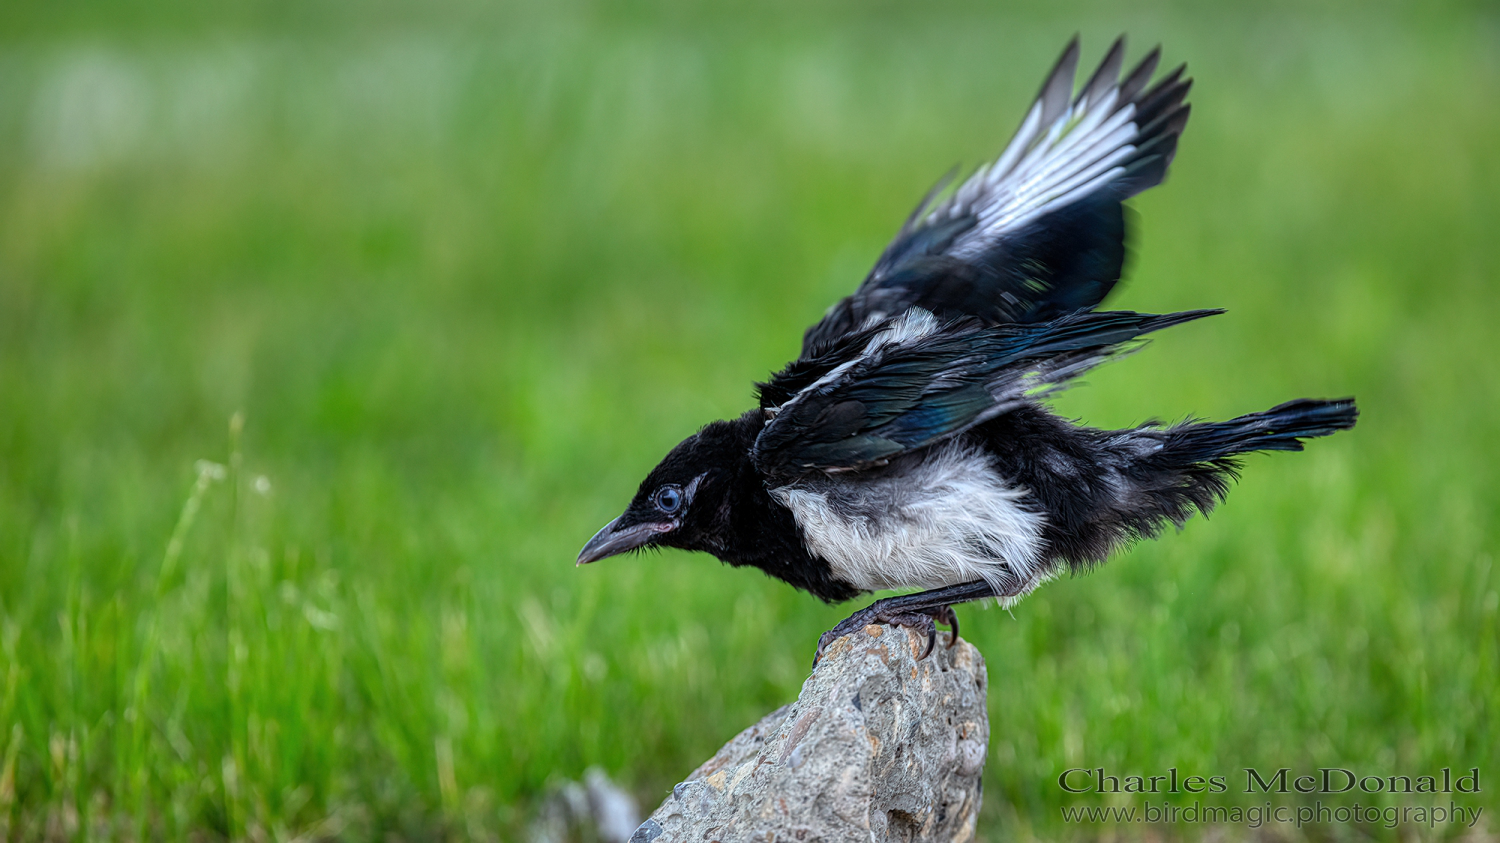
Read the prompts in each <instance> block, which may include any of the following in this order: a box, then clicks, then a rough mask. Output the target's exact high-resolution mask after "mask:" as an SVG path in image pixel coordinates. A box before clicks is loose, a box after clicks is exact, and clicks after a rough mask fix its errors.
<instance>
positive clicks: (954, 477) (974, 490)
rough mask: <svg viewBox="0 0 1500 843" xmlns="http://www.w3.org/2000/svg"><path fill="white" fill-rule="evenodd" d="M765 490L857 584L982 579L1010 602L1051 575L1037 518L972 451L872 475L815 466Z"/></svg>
mask: <svg viewBox="0 0 1500 843" xmlns="http://www.w3.org/2000/svg"><path fill="white" fill-rule="evenodd" d="M771 495H772V496H773V497H774V498H775V499H776V500H777V501H779V502H780V503H781V504H783V505H784V506H786V507H787V508H788V509H790V510H791V511H792V515H793V517H794V518H795V519H796V521H797V526H798V527H799V528H800V529H801V531H802V537H803V540H804V541H805V543H806V544H807V547H808V549H809V550H810V551H812V553H814V554H815V555H817V556H819V557H821V558H822V559H823V560H825V561H826V562H828V564H829V566H830V567H832V569H833V573H834V575H835V576H837V577H838V578H839V579H842V580H844V581H845V582H848V583H849V584H850V585H853V586H854V587H855V588H859V589H863V590H866V591H876V590H880V589H891V588H923V589H929V588H940V587H942V586H946V585H956V584H958V583H965V582H973V581H975V580H985V581H987V582H989V583H990V584H991V585H992V586H994V587H995V590H996V592H997V593H1002V594H1007V595H1009V596H1008V597H1006V598H1004V599H1002V600H1001V603H1002V605H1009V604H1011V603H1013V602H1015V601H1016V600H1019V599H1020V598H1021V597H1023V596H1024V595H1026V594H1028V593H1030V592H1031V591H1032V589H1034V588H1036V587H1037V586H1038V585H1040V584H1041V583H1043V582H1046V581H1047V580H1048V579H1051V577H1052V572H1050V571H1048V570H1045V569H1044V565H1043V556H1042V552H1043V547H1042V540H1041V530H1042V526H1043V516H1042V515H1041V514H1040V513H1039V512H1036V511H1034V510H1033V509H1032V508H1030V507H1028V506H1026V498H1027V497H1028V492H1027V491H1026V490H1025V489H1021V488H1015V487H1012V486H1010V485H1008V484H1006V483H1005V482H1004V480H1003V479H1002V478H1001V477H1000V475H999V474H998V473H997V472H996V471H995V470H994V468H993V466H992V465H991V462H990V459H989V458H988V457H986V456H985V455H984V453H983V452H981V451H980V450H979V449H977V448H975V447H974V446H972V445H967V444H963V443H951V444H948V445H946V446H942V447H938V448H934V449H931V450H929V451H927V452H926V453H923V454H921V455H913V456H912V457H908V458H906V459H903V460H899V461H897V462H894V463H892V464H891V465H890V466H889V467H887V468H886V469H883V470H879V471H870V472H861V473H857V474H841V475H839V476H838V477H837V478H830V477H828V476H827V475H823V474H821V473H817V472H814V473H812V474H810V475H808V476H806V477H803V478H801V479H799V480H797V481H796V482H794V483H791V484H788V485H786V486H781V487H779V488H775V489H772V490H771Z"/></svg>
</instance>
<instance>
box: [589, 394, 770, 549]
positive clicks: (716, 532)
mask: <svg viewBox="0 0 1500 843" xmlns="http://www.w3.org/2000/svg"><path fill="white" fill-rule="evenodd" d="M740 426H741V425H739V423H737V422H724V421H719V422H714V423H713V424H710V425H708V426H707V427H705V428H703V429H702V430H700V431H698V432H697V433H695V434H693V435H692V436H689V437H688V438H686V439H684V440H682V442H681V443H679V444H678V445H677V447H675V448H673V449H672V451H671V452H670V453H668V454H667V456H666V457H665V458H664V459H662V461H661V462H660V463H658V464H657V466H656V468H653V469H652V470H651V473H650V474H648V475H646V479H645V480H644V481H642V482H641V488H640V489H639V490H638V491H637V492H636V493H635V498H634V499H633V500H631V502H630V506H628V507H626V508H625V512H624V513H622V514H621V515H620V517H619V518H616V519H615V520H613V521H611V522H609V523H608V524H605V525H604V527H603V528H602V529H600V530H599V532H597V533H595V534H594V537H593V538H591V539H589V542H588V544H586V545H584V546H583V550H581V551H579V553H578V564H579V565H587V564H588V563H590V562H597V561H599V560H600V559H606V558H608V557H610V556H617V555H619V554H621V553H626V552H628V551H631V550H639V549H641V548H647V547H677V548H682V549H684V550H703V551H708V552H710V553H714V552H716V551H717V550H719V549H721V547H722V545H723V541H722V537H723V535H724V533H725V530H726V526H725V523H724V522H725V520H726V518H727V507H726V506H725V504H726V503H727V496H728V495H729V494H730V489H731V486H732V485H733V482H734V479H735V478H736V477H737V476H738V474H739V471H740V468H741V466H742V464H747V463H748V460H749V448H748V444H747V442H746V441H745V437H744V435H743V433H742V432H741V431H740V430H738V429H737V428H738V427H740Z"/></svg>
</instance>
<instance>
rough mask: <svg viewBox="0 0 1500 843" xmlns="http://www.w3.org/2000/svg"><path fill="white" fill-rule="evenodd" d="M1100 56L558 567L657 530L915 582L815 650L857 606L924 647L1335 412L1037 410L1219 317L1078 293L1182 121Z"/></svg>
mask: <svg viewBox="0 0 1500 843" xmlns="http://www.w3.org/2000/svg"><path fill="white" fill-rule="evenodd" d="M1124 51H1125V49H1124V39H1123V38H1121V39H1120V40H1117V41H1116V42H1115V44H1114V46H1112V47H1111V48H1110V50H1109V52H1108V54H1107V55H1106V56H1105V58H1104V61H1103V62H1102V63H1101V64H1100V66H1099V69H1098V70H1097V71H1095V72H1094V74H1093V76H1091V77H1090V78H1089V80H1088V82H1086V83H1085V84H1084V86H1083V88H1082V89H1081V90H1080V91H1079V92H1078V93H1077V95H1076V96H1075V95H1074V94H1073V79H1074V75H1075V71H1076V68H1077V65H1078V39H1077V38H1074V39H1073V41H1072V42H1071V43H1070V44H1069V45H1068V47H1067V49H1066V50H1064V52H1063V55H1062V58H1061V59H1060V60H1059V61H1058V63H1057V66H1056V67H1055V68H1054V69H1053V71H1052V73H1051V74H1050V75H1049V76H1048V77H1047V81H1046V83H1045V84H1043V86H1042V90H1041V93H1040V95H1039V96H1038V97H1037V100H1036V102H1035V104H1034V105H1032V107H1031V110H1030V111H1029V112H1027V115H1026V118H1025V120H1023V121H1022V123H1021V128H1020V130H1019V131H1018V132H1017V133H1016V136H1015V138H1014V139H1013V140H1012V141H1011V142H1010V144H1009V145H1008V146H1007V147H1006V149H1005V151H1004V152H1003V153H1002V154H1001V155H1000V157H999V158H998V159H997V160H996V161H995V162H993V163H991V164H989V165H987V166H983V167H980V168H979V169H978V170H977V171H976V172H975V173H974V174H973V175H971V176H970V177H969V178H968V179H967V180H966V181H964V182H963V184H961V185H959V187H958V188H957V189H956V190H955V191H953V192H952V193H951V194H948V195H946V197H944V192H943V189H944V188H945V187H946V183H945V182H946V180H945V182H940V183H939V184H938V186H937V187H935V188H934V189H933V190H932V191H931V192H929V194H928V195H927V197H926V198H924V199H923V201H922V202H921V203H920V204H919V205H918V206H917V209H916V210H915V211H914V212H913V213H912V215H911V216H910V217H909V218H908V219H907V221H906V224H905V225H904V226H903V227H902V228H901V231H900V232H899V233H898V234H897V235H896V239H895V240H894V241H893V242H892V243H891V244H890V246H888V247H887V248H886V250H885V253H884V254H883V255H881V257H880V259H879V260H878V261H877V262H876V264H875V268H874V269H873V270H872V271H871V272H870V274H869V276H868V277H867V278H866V279H865V281H864V283H862V284H861V285H860V286H859V289H858V290H856V291H855V293H854V295H852V296H849V297H847V298H845V299H844V300H843V301H840V302H838V303H837V304H835V305H834V306H833V307H832V308H830V309H829V311H828V313H827V314H826V315H825V316H824V317H823V319H822V320H821V321H819V322H818V323H817V324H816V325H813V326H812V327H811V328H809V329H808V330H807V332H806V334H805V335H804V337H803V342H802V353H801V356H800V357H798V358H797V359H796V360H795V361H793V362H792V363H790V364H788V365H787V367H786V368H785V369H783V370H781V371H780V372H778V373H776V374H775V375H774V376H773V377H772V378H771V379H770V380H769V381H768V382H766V383H762V384H758V393H759V406H758V407H757V408H756V409H753V410H751V411H749V412H747V413H745V414H744V415H742V416H740V417H739V418H737V419H732V420H729V421H716V422H713V423H711V424H709V425H708V426H706V427H704V428H703V429H702V430H700V431H698V432H697V433H695V434H693V435H692V436H689V437H688V438H687V439H686V440H684V441H683V442H682V443H681V444H679V445H678V446H677V447H676V448H673V449H672V451H671V452H670V453H669V454H667V456H666V458H665V459H663V460H662V461H661V463H660V464H659V465H657V466H656V468H654V469H652V471H651V473H650V474H649V475H647V476H646V479H645V481H644V482H643V483H641V486H640V490H639V491H638V492H637V493H636V495H635V498H634V499H633V500H632V501H631V502H630V505H629V507H627V508H626V510H625V512H624V514H622V515H621V516H620V517H619V518H616V519H615V520H613V521H611V522H610V523H609V524H607V525H605V526H604V528H603V529H601V530H600V531H599V532H598V534H597V535H595V536H594V537H593V538H592V539H590V540H589V542H588V544H586V545H585V546H584V548H583V551H582V552H581V553H579V555H578V564H580V565H582V564H586V563H589V562H595V561H597V560H600V559H604V558H605V557H608V556H613V555H615V554H619V553H623V552H625V551H631V550H637V549H640V548H645V547H651V546H667V547H678V548H684V549H687V550H701V551H705V552H708V553H711V554H713V555H714V556H717V557H718V558H719V559H720V560H722V561H724V562H726V563H728V564H730V565H736V566H740V565H751V566H754V567H757V568H760V569H761V570H763V571H765V572H766V573H767V574H769V575H770V576H773V577H776V578H778V579H781V580H784V581H786V582H788V583H790V584H792V585H793V586H796V587H797V588H801V589H804V590H806V591H809V592H811V593H813V594H815V595H817V596H818V597H821V598H822V599H824V600H826V601H829V602H836V601H842V600H848V599H850V598H852V597H854V596H856V595H858V594H860V593H863V592H869V591H877V590H882V589H923V590H922V591H920V592H919V593H915V594H905V595H901V596H897V597H890V598H886V599H883V600H877V601H875V602H874V603H873V604H872V605H870V606H869V607H867V608H865V609H863V610H861V611H859V612H856V613H855V614H854V615H853V616H851V617H850V618H848V619H847V620H845V621H843V622H842V623H840V624H839V625H838V626H835V627H834V628H833V629H832V630H830V631H829V632H827V633H826V634H824V636H823V637H822V639H821V640H820V641H819V643H818V652H819V653H821V652H822V651H823V649H824V648H825V647H826V646H827V645H828V644H829V643H831V642H832V641H833V640H834V639H835V638H837V637H839V636H840V635H844V634H848V633H850V632H853V631H855V630H858V629H860V628H862V627H863V626H865V625H866V624H869V623H874V622H887V623H895V624H898V625H903V626H910V627H916V628H918V629H919V630H922V631H925V632H926V634H927V636H928V651H929V652H930V651H931V648H932V644H933V642H934V641H935V638H936V627H935V625H934V624H935V622H942V623H944V624H949V625H951V626H952V628H953V634H952V636H951V638H950V645H951V642H952V641H953V640H956V639H957V637H958V627H957V621H956V618H955V616H954V615H953V612H952V609H951V606H952V605H953V604H955V603H961V602H965V601H970V600H978V599H983V598H990V597H993V598H998V599H999V601H1000V603H1001V604H1002V605H1007V606H1008V605H1010V604H1011V603H1013V602H1015V601H1016V600H1019V599H1020V598H1021V597H1023V596H1025V595H1026V594H1028V593H1029V592H1031V591H1032V590H1033V589H1035V588H1036V587H1037V586H1038V585H1040V584H1042V583H1044V582H1046V581H1047V580H1049V579H1051V578H1053V577H1055V576H1057V575H1058V574H1060V573H1061V572H1063V571H1064V570H1071V571H1073V572H1079V571H1083V570H1086V569H1088V568H1089V567H1091V566H1093V565H1095V564H1098V563H1100V562H1103V561H1104V560H1105V558H1107V557H1108V556H1109V555H1110V554H1111V553H1112V552H1113V551H1115V550H1117V549H1119V548H1121V547H1122V546H1124V545H1127V544H1129V543H1131V542H1133V541H1136V540H1138V539H1142V538H1154V537H1155V536H1156V535H1158V534H1159V533H1160V532H1161V531H1162V529H1163V528H1164V527H1165V526H1166V525H1168V524H1174V525H1179V526H1180V525H1181V524H1182V523H1183V522H1184V521H1186V520H1187V519H1188V517H1190V516H1191V515H1192V514H1193V513H1194V512H1195V511H1196V512H1202V513H1207V512H1208V511H1209V510H1210V509H1212V508H1213V507H1214V505H1215V504H1217V503H1218V502H1219V501H1221V500H1222V499H1223V497H1224V496H1225V494H1226V493H1227V492H1228V489H1229V484H1230V482H1231V481H1232V480H1233V479H1234V478H1235V477H1236V476H1237V471H1238V469H1239V463H1238V461H1237V460H1236V457H1237V456H1239V455H1241V454H1246V453H1250V452H1253V451H1300V450H1302V440H1303V439H1305V438H1310V437H1316V436H1326V435H1328V434H1330V433H1333V432H1335V431H1338V430H1344V429H1347V428H1350V427H1352V426H1353V425H1354V422H1355V419H1356V417H1357V415H1358V411H1357V410H1356V409H1355V405H1354V401H1353V399H1340V400H1332V401H1325V400H1313V399H1303V400H1298V401H1291V402H1288V403H1285V404H1282V405H1280V406H1278V407H1273V408H1272V409H1270V410H1266V411H1265V412H1260V413H1251V414H1250V415H1246V416H1241V417H1239V418H1236V419H1231V420H1229V421H1224V422H1211V423H1202V422H1184V423H1181V424H1175V425H1170V426H1162V425H1160V424H1158V423H1148V424H1146V425H1143V426H1141V427H1135V428H1130V429H1126V430H1100V429H1096V428H1092V427H1085V426H1082V425H1079V424H1075V423H1073V422H1070V421H1066V420H1064V419H1062V418H1060V417H1058V416H1057V415H1054V414H1053V413H1052V412H1050V411H1049V410H1048V409H1047V408H1046V407H1045V406H1044V405H1043V403H1042V399H1043V398H1044V397H1045V396H1046V395H1047V393H1048V392H1049V391H1052V390H1056V389H1059V388H1061V387H1063V386H1064V385H1066V384H1067V383H1068V382H1069V381H1070V380H1072V379H1074V378H1076V377H1077V376H1078V375H1080V374H1082V373H1083V372H1086V371H1088V370H1089V369H1091V368H1093V367H1094V366H1097V365H1098V364H1100V363H1102V362H1104V361H1106V360H1108V359H1110V358H1111V357H1113V356H1115V355H1118V354H1119V353H1121V352H1122V351H1123V350H1126V349H1128V348H1131V347H1132V346H1134V345H1138V344H1139V342H1140V340H1139V338H1140V337H1142V336H1144V335H1145V334H1147V333H1150V332H1152V331H1156V330H1159V329H1162V328H1167V327H1171V326H1173V325H1178V324H1181V323H1183V322H1188V321H1191V320H1194V319H1199V318H1202V317H1204V316H1209V315H1213V314H1216V313H1219V312H1221V311H1217V310H1193V311H1186V312H1181V313H1171V314H1166V315H1153V314H1145V313H1132V312H1101V311H1095V310H1094V309H1093V308H1095V307H1096V306H1097V305H1099V303H1100V302H1101V301H1102V300H1103V299H1104V297H1105V296H1106V295H1107V294H1108V293H1109V292H1110V290H1111V289H1112V288H1113V287H1114V285H1115V283H1116V282H1117V281H1118V280H1119V278H1120V272H1121V268H1122V265H1123V262H1124V258H1125V217H1124V208H1123V206H1122V203H1123V202H1124V200H1126V199H1128V198H1129V197H1131V196H1134V195H1135V194H1137V193H1140V192H1141V191H1143V190H1145V189H1147V188H1150V187H1153V186H1155V185H1157V184H1159V183H1161V181H1162V179H1163V178H1164V177H1165V175H1166V172H1167V167H1168V165H1169V164H1170V163H1171V161H1172V158H1173V156H1174V154H1175V153H1176V150H1177V139H1178V137H1179V136H1180V135H1181V133H1182V130H1183V127H1184V126H1185V125H1186V124H1187V119H1188V109H1189V107H1188V105H1187V104H1185V103H1184V99H1185V98H1186V96H1187V93H1188V88H1189V86H1190V85H1191V83H1192V80H1190V79H1185V78H1183V71H1184V70H1185V66H1184V67H1178V68H1177V69H1176V70H1173V71H1172V72H1171V73H1168V74H1166V75H1165V76H1164V77H1162V78H1161V79H1160V80H1159V81H1157V82H1155V84H1150V82H1151V78H1152V76H1153V75H1154V74H1155V71H1156V66H1157V62H1158V57H1159V51H1158V50H1152V51H1151V53H1150V54H1148V55H1147V56H1146V58H1145V59H1144V60H1142V61H1141V62H1140V64H1139V65H1137V66H1136V67H1135V69H1133V70H1131V71H1130V72H1129V73H1126V74H1124V75H1123V76H1122V75H1121V70H1122V67H1123V64H1122V62H1123V58H1124Z"/></svg>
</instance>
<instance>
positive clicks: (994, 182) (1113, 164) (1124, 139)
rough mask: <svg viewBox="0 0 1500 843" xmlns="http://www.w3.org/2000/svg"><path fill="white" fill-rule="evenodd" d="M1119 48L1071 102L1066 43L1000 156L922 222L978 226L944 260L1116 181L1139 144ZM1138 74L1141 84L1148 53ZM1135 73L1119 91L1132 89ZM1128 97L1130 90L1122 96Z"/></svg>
mask: <svg viewBox="0 0 1500 843" xmlns="http://www.w3.org/2000/svg"><path fill="white" fill-rule="evenodd" d="M1123 57H1124V45H1123V43H1122V42H1116V44H1115V46H1114V47H1113V48H1112V49H1111V50H1110V52H1109V54H1108V55H1107V56H1106V57H1105V59H1104V62H1103V64H1102V65H1101V66H1100V67H1099V70H1098V71H1097V72H1096V73H1095V74H1094V76H1093V77H1092V78H1091V79H1090V80H1089V82H1088V83H1087V84H1086V85H1085V87H1084V90H1083V91H1082V92H1080V93H1079V95H1078V97H1077V98H1076V99H1074V98H1072V89H1073V78H1074V75H1075V73H1076V71H1077V68H1078V44H1077V41H1074V42H1073V43H1072V44H1070V45H1069V48H1068V51H1067V52H1066V53H1065V54H1064V56H1063V59H1062V60H1061V61H1060V62H1059V63H1058V66H1057V68H1056V69H1055V70H1054V71H1053V73H1052V76H1050V77H1049V78H1048V80H1047V84H1046V85H1044V86H1043V88H1042V93H1041V95H1040V96H1039V97H1038V98H1037V101H1036V103H1035V104H1033V105H1032V107H1031V110H1030V111H1029V112H1027V114H1026V119H1025V120H1023V121H1022V122H1021V128H1020V129H1019V130H1018V131H1017V132H1016V136H1015V138H1014V139H1012V140H1011V142H1010V144H1009V145H1008V146H1007V147H1006V148H1005V151H1004V152H1003V153H1001V154H1000V157H999V158H998V159H996V160H995V162H994V163H993V164H990V165H989V166H985V167H980V168H979V169H978V170H977V171H975V173H974V174H973V175H972V176H970V177H969V178H968V180H967V181H965V182H964V183H963V184H962V185H960V186H959V188H958V190H956V191H955V192H954V194H953V196H952V197H951V198H949V199H948V201H946V202H944V203H942V204H941V205H940V206H939V207H937V208H936V209H934V210H933V211H932V212H931V213H930V214H929V215H928V217H927V222H928V223H929V224H933V223H938V222H941V221H942V220H944V219H951V218H955V217H959V216H963V215H965V214H974V215H975V216H976V217H977V218H978V224H977V225H976V226H975V227H974V228H973V229H971V230H969V231H967V232H965V233H964V234H963V235H961V236H960V237H959V238H958V240H957V241H956V242H955V243H954V244H953V246H952V248H951V249H950V250H949V253H950V254H952V255H953V256H954V257H956V258H961V259H966V258H973V257H975V256H977V255H979V254H981V253H983V252H984V251H986V250H987V249H989V248H990V247H992V246H993V245H994V244H995V242H996V241H997V240H999V239H1000V238H1001V237H1002V236H1003V235H1005V234H1006V233H1008V232H1012V231H1015V230H1017V229H1019V228H1021V227H1022V226H1025V225H1026V224H1027V223H1029V222H1031V221H1032V220H1034V219H1036V218H1038V217H1040V216H1042V215H1044V214H1047V213H1050V212H1051V211H1054V210H1056V209H1058V208H1061V207H1063V206H1066V205H1068V204H1070V203H1072V202H1074V201H1077V200H1078V199H1081V198H1082V197H1084V196H1087V195H1088V194H1090V193H1093V192H1094V191H1096V190H1099V189H1100V188H1102V187H1104V186H1105V185H1107V184H1109V183H1110V182H1111V181H1113V180H1115V179H1117V178H1119V177H1120V176H1122V175H1124V173H1125V172H1126V168H1125V166H1124V165H1125V164H1126V163H1128V162H1129V159H1130V158H1131V156H1132V155H1133V154H1134V153H1135V152H1136V151H1137V148H1138V147H1137V144H1139V143H1141V142H1142V138H1141V130H1142V128H1143V127H1142V126H1140V125H1138V123H1137V122H1136V120H1135V117H1136V110H1137V109H1136V103H1135V102H1134V101H1125V102H1122V98H1124V96H1125V95H1126V94H1127V92H1126V91H1124V90H1123V89H1122V82H1121V81H1120V67H1121V62H1122V60H1123ZM1147 61H1148V62H1150V66H1149V67H1145V66H1144V65H1143V68H1142V69H1144V70H1145V72H1146V75H1147V76H1148V77H1149V75H1150V73H1151V72H1152V70H1153V69H1154V68H1155V59H1154V54H1153V57H1152V58H1148V60H1147ZM1138 74H1139V70H1138V71H1136V72H1133V73H1131V74H1130V76H1129V77H1128V78H1127V79H1126V80H1125V82H1124V83H1123V84H1134V82H1135V81H1136V80H1138ZM1129 93H1130V94H1134V93H1138V91H1132V92H1129Z"/></svg>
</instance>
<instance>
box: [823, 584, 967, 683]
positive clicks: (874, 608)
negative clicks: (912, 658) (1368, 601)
mask: <svg viewBox="0 0 1500 843" xmlns="http://www.w3.org/2000/svg"><path fill="white" fill-rule="evenodd" d="M885 603H886V601H885V600H877V601H875V602H874V603H871V604H870V605H869V606H866V607H865V608H863V609H860V610H859V611H858V612H855V613H854V614H852V615H850V616H849V617H847V618H844V619H843V620H842V621H839V623H838V624H837V625H835V626H834V628H833V629H830V630H828V631H827V632H825V633H823V636H822V637H821V638H819V639H818V651H817V653H815V654H814V655H813V667H817V666H818V660H819V659H821V658H823V653H824V651H826V650H827V649H828V647H829V645H831V644H833V642H835V641H837V640H839V639H840V638H843V637H844V636H845V635H853V634H854V633H856V632H859V631H861V630H863V629H864V628H865V627H867V626H869V625H871V624H880V623H883V624H889V625H891V626H898V627H906V628H908V629H915V630H916V631H917V632H918V633H919V634H921V633H925V634H926V635H927V649H925V650H923V651H922V655H920V656H918V657H917V661H921V660H922V659H925V658H927V657H928V656H929V655H931V654H932V649H933V647H934V646H936V644H937V625H938V624H943V625H944V626H946V627H948V628H949V629H950V630H951V632H950V633H949V635H948V646H949V647H952V646H953V645H954V644H957V643H958V616H957V615H955V614H954V613H953V607H952V606H934V607H932V608H922V609H908V608H904V607H900V606H899V605H897V606H890V605H882V604H885Z"/></svg>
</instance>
